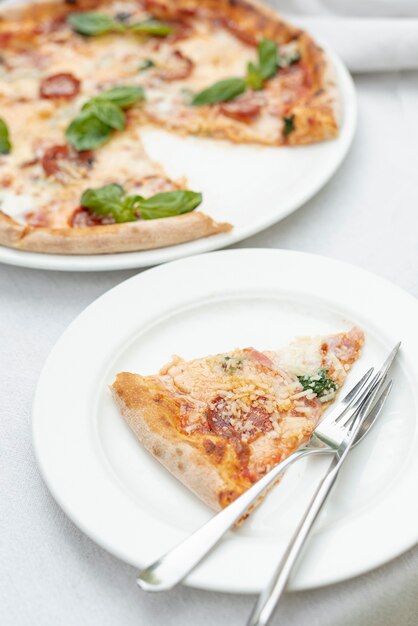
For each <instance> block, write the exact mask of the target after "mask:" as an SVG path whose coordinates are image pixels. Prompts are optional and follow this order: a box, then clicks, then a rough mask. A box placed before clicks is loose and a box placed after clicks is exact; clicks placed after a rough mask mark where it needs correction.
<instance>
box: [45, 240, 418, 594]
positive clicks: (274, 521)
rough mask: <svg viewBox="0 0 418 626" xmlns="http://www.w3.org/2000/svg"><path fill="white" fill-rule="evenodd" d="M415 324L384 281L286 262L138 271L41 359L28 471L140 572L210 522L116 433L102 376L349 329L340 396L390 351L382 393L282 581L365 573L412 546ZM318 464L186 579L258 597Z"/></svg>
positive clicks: (292, 474) (239, 260)
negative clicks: (392, 360) (392, 359)
mask: <svg viewBox="0 0 418 626" xmlns="http://www.w3.org/2000/svg"><path fill="white" fill-rule="evenodd" d="M417 318H418V305H417V301H416V300H415V299H414V298H413V297H412V296H410V295H408V294H407V293H405V292H403V291H402V290H401V289H399V288H397V287H395V286H394V285H392V284H390V283H388V282H386V281H385V280H383V279H381V278H379V277H377V276H374V275H372V274H369V273H367V272H365V271H363V270H361V269H358V268H356V267H354V266H350V265H346V264H343V263H340V262H337V261H332V260H329V259H326V258H323V257H319V256H313V255H308V254H303V253H298V252H289V251H279V250H276V251H274V250H245V249H244V250H232V251H224V252H216V253H212V254H206V255H201V256H197V257H192V258H187V259H182V260H179V261H174V262H172V263H170V264H167V265H163V266H160V267H157V268H154V269H151V270H149V271H146V272H144V273H141V274H139V275H137V276H134V277H133V278H131V279H130V280H127V281H126V282H124V283H122V284H120V285H118V286H117V287H115V288H114V289H112V290H111V291H109V292H108V293H106V294H105V295H103V296H102V297H101V298H99V299H98V300H97V301H96V302H94V303H93V304H92V305H91V306H89V307H88V308H87V309H86V310H85V311H84V312H83V313H82V314H81V315H80V316H79V317H78V318H77V319H76V320H75V321H74V322H73V323H72V324H71V325H70V327H69V328H68V329H67V331H66V332H65V333H64V334H63V336H62V337H61V339H60V340H59V341H58V343H57V345H56V346H55V348H54V349H53V351H52V353H51V355H50V356H49V358H48V360H47V363H46V365H45V367H44V370H43V372H42V375H41V378H40V380H39V384H38V388H37V392H36V397H35V402H34V409H33V432H34V443H35V450H36V455H37V458H38V461H39V465H40V468H41V471H42V474H43V476H44V478H45V480H46V482H47V484H48V486H49V488H50V490H51V492H52V493H53V495H54V496H55V498H56V499H57V501H58V502H59V504H60V505H61V506H62V508H63V509H64V511H65V512H66V513H67V514H68V515H69V516H70V517H71V519H72V520H73V521H74V522H75V523H76V524H77V525H78V526H79V527H80V528H81V529H82V530H84V532H86V533H87V534H88V535H89V536H90V537H91V538H92V539H94V540H95V541H96V542H97V543H99V544H100V545H102V546H103V547H104V548H106V549H107V550H109V551H110V552H112V553H113V554H115V555H117V556H118V557H120V558H121V559H123V560H125V561H127V562H129V563H131V564H133V565H135V566H137V567H138V568H140V567H143V566H144V565H146V564H149V563H150V562H151V561H153V560H154V559H156V558H157V557H158V556H160V555H161V554H162V553H163V552H165V551H166V550H167V549H169V548H170V547H171V546H173V545H174V544H176V543H177V542H178V541H180V540H181V539H183V538H184V537H186V536H187V535H188V534H189V533H190V532H192V531H193V529H195V528H197V527H199V526H200V525H201V524H202V523H203V522H204V521H206V520H207V519H209V517H210V516H211V515H212V513H211V511H210V510H209V509H208V508H207V507H206V506H205V505H204V504H202V503H201V502H200V501H199V500H198V499H197V498H196V497H195V496H194V495H192V494H191V493H190V492H189V491H188V490H187V489H186V488H185V487H183V486H182V485H181V484H180V483H179V482H178V481H177V480H175V479H174V478H172V476H171V475H170V474H169V473H168V472H167V471H166V470H165V469H164V468H163V467H161V466H160V465H159V463H158V462H157V461H156V460H154V459H153V458H152V457H151V455H149V454H148V453H147V452H146V451H145V450H143V449H142V447H141V446H140V444H139V443H138V442H137V441H136V439H135V438H134V436H133V435H132V434H131V432H130V430H129V429H128V427H127V426H126V425H125V423H124V422H123V420H122V418H121V417H120V415H119V413H118V411H117V409H116V407H115V406H114V404H113V401H112V398H111V396H110V392H109V390H108V385H109V384H110V383H111V382H112V381H113V379H114V376H115V374H116V373H117V372H118V371H121V370H128V371H134V372H135V371H136V372H139V373H142V374H149V373H155V372H156V371H157V370H158V369H159V368H160V366H161V365H162V364H164V363H165V362H167V361H168V360H169V358H170V356H171V355H172V354H174V353H177V354H180V355H182V356H184V357H185V358H192V357H197V356H203V355H206V354H211V353H215V352H223V351H227V350H230V349H232V348H235V347H237V346H240V347H245V346H251V345H252V346H254V347H256V348H258V349H260V350H263V349H269V348H271V349H275V348H278V347H280V346H281V345H282V344H286V343H287V342H288V341H290V340H292V339H293V338H294V337H295V336H297V335H309V334H316V333H329V332H336V331H340V330H345V329H348V328H349V327H350V326H351V325H353V324H358V325H359V326H361V327H362V328H363V329H364V331H365V333H366V338H367V340H366V344H365V348H364V352H363V356H362V357H361V359H360V361H359V362H358V363H357V364H356V365H355V367H354V369H353V371H352V373H351V374H350V376H349V380H348V382H347V387H349V386H351V385H352V383H353V381H354V380H355V379H357V378H358V377H359V376H360V375H361V374H362V373H363V372H364V371H365V370H366V369H368V368H369V366H370V365H379V364H380V363H381V362H382V361H383V359H384V357H385V356H386V355H387V353H388V351H389V350H390V348H392V346H393V345H394V344H395V343H396V342H397V341H399V340H402V342H403V343H402V349H401V354H400V357H399V359H398V361H397V364H396V365H395V367H394V370H393V379H394V388H393V392H392V396H391V398H390V399H389V401H388V403H387V405H386V407H385V410H384V413H383V414H382V417H381V419H380V420H379V422H378V424H377V425H376V427H375V429H374V430H373V431H372V432H371V433H370V435H369V436H368V437H367V438H366V439H365V440H364V442H363V443H362V444H361V445H360V446H359V447H358V448H356V450H354V451H353V452H352V453H351V454H350V458H349V459H348V461H347V464H346V466H345V467H344V470H343V474H342V476H341V479H340V480H339V483H338V487H337V488H336V490H335V491H334V492H333V494H332V496H331V498H330V500H329V502H328V503H327V506H326V509H325V511H324V515H323V516H322V517H321V519H320V521H319V523H318V525H317V527H316V529H315V532H314V534H313V536H312V538H311V540H310V542H309V546H308V549H307V551H306V553H305V554H304V558H303V560H302V562H301V565H300V567H299V568H298V570H297V571H296V573H295V576H294V578H293V580H292V582H291V585H292V588H293V589H304V588H309V587H316V586H320V585H325V584H329V583H335V582H337V581H341V580H344V579H346V578H349V577H351V576H355V575H358V574H361V573H363V572H366V571H367V570H369V569H371V568H374V567H376V566H378V565H380V564H382V563H384V562H386V561H388V560H389V559H392V558H394V557H395V556H397V555H399V554H400V553H401V552H403V551H404V550H407V549H408V548H409V547H410V546H412V545H413V544H414V543H415V542H416V541H417V539H418V505H417V497H416V493H417V487H418V429H417V393H416V389H417V386H418V361H417V354H418V333H417ZM323 462H324V460H323V459H318V458H317V459H309V460H304V461H302V462H299V464H296V465H295V466H293V467H292V468H291V469H290V470H289V472H288V473H287V474H286V476H285V477H284V479H283V481H282V482H281V483H280V484H279V485H278V486H277V487H276V488H275V489H274V490H273V491H272V493H271V494H270V495H269V496H268V498H267V499H266V501H265V502H264V503H263V505H262V506H261V507H260V508H259V509H258V510H257V511H256V512H255V514H254V515H252V516H251V518H250V519H249V521H248V522H247V523H246V524H245V525H244V527H243V528H242V529H241V530H239V531H234V532H231V533H230V534H229V536H228V537H226V538H225V539H224V540H223V541H222V542H221V544H220V545H219V546H218V547H217V548H216V549H215V551H214V552H213V553H212V554H211V555H210V557H209V558H208V559H207V560H206V561H205V562H204V563H203V564H202V565H201V566H199V567H198V568H197V569H196V570H195V572H194V573H193V574H192V575H191V576H190V577H189V578H188V580H187V581H186V583H187V584H189V585H192V586H196V587H202V588H205V589H217V590H222V591H234V592H255V591H258V590H259V589H260V588H261V587H262V585H263V584H264V583H265V582H266V581H267V578H268V577H269V574H270V572H271V571H272V569H273V567H274V565H275V564H276V562H277V560H278V558H279V557H280V555H281V553H282V552H283V550H284V548H285V546H286V542H287V541H288V539H289V537H290V535H291V533H292V531H293V530H294V528H295V525H296V523H297V520H298V518H299V517H300V515H301V512H302V510H303V507H304V506H306V502H307V501H308V499H309V497H310V495H311V494H312V491H313V489H314V488H315V485H316V483H317V479H318V476H319V474H320V472H321V468H322V464H323ZM63 567H65V563H63Z"/></svg>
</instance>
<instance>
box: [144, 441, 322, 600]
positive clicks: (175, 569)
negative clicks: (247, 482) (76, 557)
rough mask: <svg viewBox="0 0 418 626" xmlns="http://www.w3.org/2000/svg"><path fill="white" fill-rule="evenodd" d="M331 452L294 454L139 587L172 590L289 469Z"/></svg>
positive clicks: (150, 571) (174, 550)
mask: <svg viewBox="0 0 418 626" xmlns="http://www.w3.org/2000/svg"><path fill="white" fill-rule="evenodd" d="M331 452H332V451H331V450H330V449H329V448H301V449H300V450H297V451H296V452H294V453H293V454H292V455H291V456H289V457H288V458H287V459H285V460H284V461H282V462H281V463H279V464H278V465H276V466H275V467H274V468H273V469H272V470H270V472H269V473H268V474H266V475H265V476H263V478H261V479H260V480H259V481H257V482H256V483H255V484H254V485H253V486H252V487H250V489H248V490H247V491H246V492H245V493H243V494H242V495H241V496H240V497H239V498H237V499H236V500H234V502H232V503H231V504H230V505H229V506H227V507H226V508H225V509H223V510H222V511H220V512H219V513H217V514H216V515H215V516H214V517H212V518H211V519H210V520H209V521H208V522H206V524H204V525H203V526H201V527H200V528H199V529H198V530H196V531H195V532H194V533H193V534H192V535H190V536H189V537H187V538H186V539H185V540H184V541H182V542H181V543H179V544H178V545H177V546H175V547H174V548H172V549H171V550H169V551H168V552H167V553H166V554H165V555H164V556H162V557H161V558H159V559H158V560H157V561H155V562H154V563H153V564H152V565H150V566H149V567H147V568H146V569H144V570H143V571H142V572H140V574H139V576H138V578H137V583H138V585H139V586H140V587H141V589H143V590H144V591H165V590H167V589H172V588H173V587H174V586H175V585H177V584H178V583H179V582H181V581H182V580H183V579H184V578H185V577H186V576H187V575H188V574H189V573H190V572H191V571H192V570H193V569H194V568H195V567H196V565H197V564H198V563H200V561H201V560H202V559H203V558H204V557H205V556H206V555H207V554H208V552H209V551H210V550H211V549H212V548H213V547H214V546H215V544H216V543H218V541H219V540H220V539H221V537H222V536H223V535H224V534H225V533H226V532H227V530H229V529H230V528H231V526H233V525H234V523H235V522H236V521H237V520H238V519H239V518H240V517H242V515H244V513H245V512H246V511H247V509H248V507H250V506H251V504H253V503H254V501H255V500H257V498H259V497H260V496H261V495H262V494H263V492H264V491H265V490H266V489H267V487H269V486H270V485H271V484H272V483H274V481H275V480H277V478H278V476H279V475H280V474H281V473H282V472H283V471H284V470H285V469H286V468H287V467H288V466H289V465H291V464H292V463H294V462H295V461H297V460H298V459H301V458H302V457H305V456H308V455H310V454H324V453H326V454H330V453H331Z"/></svg>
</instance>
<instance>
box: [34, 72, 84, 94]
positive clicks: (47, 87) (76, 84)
mask: <svg viewBox="0 0 418 626" xmlns="http://www.w3.org/2000/svg"><path fill="white" fill-rule="evenodd" d="M79 91H80V81H79V80H78V78H76V77H75V76H73V74H67V73H62V74H53V75H52V76H48V77H47V78H44V79H43V81H42V82H41V86H40V90H39V94H40V96H41V98H64V99H66V100H70V99H71V98H74V97H75V96H76V95H77V94H78V93H79Z"/></svg>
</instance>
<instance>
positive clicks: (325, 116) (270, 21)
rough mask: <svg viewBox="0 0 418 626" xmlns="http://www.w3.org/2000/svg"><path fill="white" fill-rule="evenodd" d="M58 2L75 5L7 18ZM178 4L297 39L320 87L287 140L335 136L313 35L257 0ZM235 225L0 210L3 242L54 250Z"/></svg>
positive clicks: (154, 242)
mask: <svg viewBox="0 0 418 626" xmlns="http://www.w3.org/2000/svg"><path fill="white" fill-rule="evenodd" d="M149 3H150V4H152V6H153V10H154V12H155V13H156V14H157V16H158V6H159V5H160V6H161V7H163V8H162V10H163V9H164V6H167V4H166V3H165V2H164V0H162V1H161V0H150V2H149ZM100 4H106V0H104V1H103V0H101V1H98V0H80V1H79V2H78V4H77V5H76V6H77V10H80V9H87V8H94V7H95V6H97V5H100ZM56 6H60V7H61V13H62V14H63V15H65V14H66V13H68V12H70V11H72V10H74V7H73V5H65V4H64V3H61V2H59V1H58V0H57V1H55V2H49V3H48V2H43V1H42V0H36V2H35V3H34V4H31V6H30V7H25V5H22V6H21V7H20V8H19V7H16V9H15V10H13V11H10V6H8V7H5V9H7V10H8V14H7V20H9V19H10V17H14V16H15V15H19V14H20V15H24V14H25V15H27V16H28V17H29V16H30V19H32V20H35V19H38V18H39V17H41V16H45V15H47V14H48V11H49V10H50V8H55V7H56ZM175 7H176V9H177V10H184V11H185V12H187V10H190V9H192V10H193V9H200V10H201V9H202V7H203V8H205V9H206V10H208V11H210V12H211V13H213V15H214V16H220V15H221V16H222V18H227V19H230V20H233V21H234V23H236V24H237V25H238V27H241V28H242V29H243V30H246V31H248V32H253V33H254V35H255V36H256V37H257V38H258V39H259V38H260V37H262V36H265V37H270V38H272V39H275V40H276V41H277V42H278V43H283V42H287V41H290V40H292V39H296V38H298V39H299V41H300V44H301V46H302V49H303V51H304V53H306V56H307V59H308V60H309V64H310V66H311V69H312V70H313V72H314V82H315V84H316V85H317V87H318V89H317V90H316V91H315V92H314V93H313V95H312V96H310V97H309V98H307V99H306V100H305V101H304V102H302V103H300V104H298V105H297V106H295V107H294V109H292V113H293V114H294V115H295V119H296V130H295V131H294V132H293V133H291V134H290V135H289V137H288V138H287V140H286V143H287V144H289V145H301V144H308V143H312V142H316V141H320V140H323V139H331V138H334V137H335V136H336V135H337V134H338V126H339V118H340V106H341V104H340V98H339V91H338V88H337V85H336V80H335V72H334V68H333V67H332V64H331V62H330V60H329V59H328V57H327V56H326V55H325V53H324V52H323V51H322V49H321V48H319V47H318V46H317V45H316V44H315V43H314V41H313V40H312V39H311V37H310V36H309V35H307V34H306V33H305V32H303V31H301V30H300V29H296V28H294V27H293V26H291V25H290V24H288V23H287V22H286V21H284V20H283V19H282V18H281V17H280V15H279V14H278V13H277V12H276V11H275V10H273V9H271V8H269V7H267V6H265V5H263V4H261V3H260V2H258V1H257V0H202V1H199V2H198V1H197V0H176V2H175ZM25 8H26V10H25ZM2 13H3V11H1V12H0V31H1V14H2ZM231 140H232V141H234V140H235V141H236V138H235V139H234V137H231ZM166 221H167V222H168V223H166ZM231 228H232V226H231V225H230V224H223V223H220V224H219V223H217V222H215V221H214V220H212V219H211V218H210V217H208V216H206V215H205V214H203V213H193V214H188V215H187V216H178V217H174V218H165V219H164V220H153V221H152V222H137V223H129V224H117V225H112V226H108V225H107V226H97V227H90V228H79V229H72V228H63V229H46V228H32V227H30V226H24V225H21V224H19V223H18V222H16V221H15V220H13V219H12V218H10V217H9V216H6V215H5V214H3V213H1V211H0V244H1V245H4V246H7V247H12V248H18V249H21V250H28V251H32V252H41V253H53V254H70V255H71V254H86V255H88V254H105V253H114V252H130V251H135V250H137V251H139V250H149V249H153V248H160V247H161V248H162V247H167V246H171V245H175V244H178V243H184V242H186V241H192V240H194V239H199V238H201V237H207V236H210V235H213V234H217V233H221V232H227V231H229V230H230V229H231Z"/></svg>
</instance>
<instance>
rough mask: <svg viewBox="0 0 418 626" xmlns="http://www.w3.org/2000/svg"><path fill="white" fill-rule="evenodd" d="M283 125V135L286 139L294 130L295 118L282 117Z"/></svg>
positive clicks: (290, 116) (292, 116)
mask: <svg viewBox="0 0 418 626" xmlns="http://www.w3.org/2000/svg"><path fill="white" fill-rule="evenodd" d="M283 124H284V126H283V135H284V136H285V137H287V136H288V135H290V133H292V132H293V131H294V130H295V116H294V115H289V117H284V118H283Z"/></svg>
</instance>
